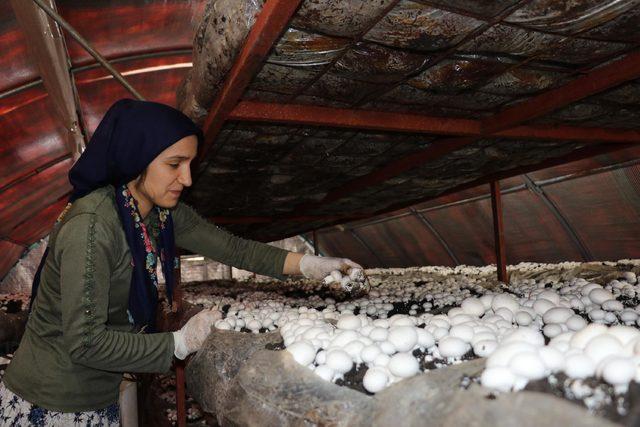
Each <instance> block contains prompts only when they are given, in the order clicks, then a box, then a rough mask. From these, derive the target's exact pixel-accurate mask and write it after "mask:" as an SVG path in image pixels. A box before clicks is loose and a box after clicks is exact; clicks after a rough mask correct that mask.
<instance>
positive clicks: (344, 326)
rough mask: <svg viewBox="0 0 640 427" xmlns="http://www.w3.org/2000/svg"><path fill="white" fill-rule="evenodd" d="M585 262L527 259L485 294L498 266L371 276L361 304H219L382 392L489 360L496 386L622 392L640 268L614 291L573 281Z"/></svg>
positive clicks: (240, 321)
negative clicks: (587, 384) (534, 384)
mask: <svg viewBox="0 0 640 427" xmlns="http://www.w3.org/2000/svg"><path fill="white" fill-rule="evenodd" d="M611 264H612V267H615V266H616V264H615V263H611ZM579 266H580V264H578V263H561V264H558V265H555V266H554V265H547V264H544V265H543V264H533V263H523V264H520V265H518V266H515V269H514V268H512V272H514V271H515V272H517V273H519V275H516V274H514V276H513V277H515V278H514V279H513V280H512V283H511V284H510V285H509V287H508V288H507V287H505V288H504V289H501V290H500V291H497V290H496V289H495V288H494V290H492V291H488V290H487V289H486V288H485V287H484V285H485V284H486V283H488V281H489V279H488V278H489V277H493V276H494V275H495V267H467V266H459V267H456V268H454V269H451V268H445V267H421V268H414V269H386V270H369V271H367V275H368V276H369V279H370V281H371V284H372V287H373V288H372V290H371V291H370V293H369V295H368V296H365V297H362V298H358V299H353V300H349V301H343V302H336V300H335V299H333V298H330V297H324V298H321V297H320V296H318V295H311V296H307V297H299V298H286V297H284V296H283V295H282V294H278V293H277V292H273V293H270V292H250V293H244V294H243V293H240V294H238V295H237V296H235V297H233V298H232V297H223V298H220V299H218V300H216V301H213V302H212V303H211V305H212V306H214V307H216V308H217V309H218V310H220V320H218V321H217V322H216V324H215V326H216V327H217V328H219V329H227V330H236V331H239V330H249V331H251V332H254V333H258V332H261V331H274V330H276V329H278V330H279V332H280V334H281V335H282V338H283V342H284V345H285V347H286V351H287V352H289V353H290V354H291V355H292V356H293V358H294V359H295V360H296V361H297V362H298V363H300V364H301V365H304V366H306V367H308V368H309V369H312V370H313V371H314V372H315V373H316V374H317V375H318V376H319V377H320V378H322V379H324V380H326V381H337V380H339V379H341V378H344V376H345V374H347V373H348V372H349V371H351V370H353V369H354V368H357V369H363V368H364V369H365V370H366V372H365V373H364V379H363V387H364V388H365V389H366V390H367V391H369V392H371V393H376V392H378V391H380V390H383V389H384V388H385V387H388V386H389V385H391V384H393V383H395V382H397V381H400V380H402V379H404V378H408V377H411V376H413V375H415V374H417V373H419V372H420V371H421V369H424V366H426V365H427V363H426V362H432V361H438V363H436V364H435V366H440V365H443V364H451V363H459V361H460V360H462V359H463V358H469V357H484V358H487V359H486V369H485V371H484V372H483V374H482V377H481V383H482V385H483V386H485V387H487V388H489V389H492V390H496V391H509V390H520V389H522V388H523V387H524V386H525V385H526V384H527V382H529V381H531V380H536V379H541V378H545V377H546V376H548V375H550V374H553V373H558V372H563V373H565V374H566V375H567V376H569V377H570V378H574V379H583V378H588V377H598V378H601V379H602V380H604V381H606V382H607V383H609V384H611V385H613V386H614V387H615V388H616V390H618V391H620V392H622V391H624V390H625V388H626V387H627V385H628V384H629V382H630V381H633V380H635V381H640V330H639V329H638V328H637V326H638V325H640V317H639V316H640V306H639V305H638V304H639V301H638V299H637V296H640V283H638V278H637V277H636V274H635V273H634V272H632V271H620V272H619V273H616V274H615V278H614V279H607V280H606V281H604V282H601V283H604V286H603V285H601V284H598V283H596V282H595V281H591V280H587V279H585V278H575V277H573V278H572V277H567V274H568V273H567V272H571V271H573V269H576V268H578V267H579ZM636 270H637V269H636ZM343 279H345V278H340V280H343ZM333 280H334V281H336V280H337V278H333ZM223 308H224V309H223ZM398 313H401V314H398ZM430 366H434V365H433V364H431V365H430ZM421 367H422V368H421Z"/></svg>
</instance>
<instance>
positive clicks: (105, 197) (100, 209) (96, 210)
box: [65, 185, 118, 220]
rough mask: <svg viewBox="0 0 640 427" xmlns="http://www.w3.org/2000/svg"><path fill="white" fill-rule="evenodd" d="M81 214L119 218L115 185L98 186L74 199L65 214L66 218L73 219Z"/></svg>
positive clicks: (109, 218) (108, 218) (103, 217)
mask: <svg viewBox="0 0 640 427" xmlns="http://www.w3.org/2000/svg"><path fill="white" fill-rule="evenodd" d="M81 214H95V215H97V216H99V217H101V218H102V219H104V220H111V219H117V216H118V212H117V209H116V202H115V192H114V189H113V187H112V186H110V185H108V186H106V187H101V188H98V189H96V190H93V191H92V192H91V193H89V194H87V195H86V196H84V197H81V198H79V199H78V200H76V201H74V202H73V205H72V206H71V208H70V209H69V211H68V212H67V214H66V215H65V219H71V218H72V217H74V216H77V215H81Z"/></svg>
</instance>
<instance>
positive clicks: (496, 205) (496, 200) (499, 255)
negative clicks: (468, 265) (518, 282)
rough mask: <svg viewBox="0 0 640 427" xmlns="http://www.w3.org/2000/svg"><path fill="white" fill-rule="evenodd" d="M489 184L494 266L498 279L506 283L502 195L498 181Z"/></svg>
mask: <svg viewBox="0 0 640 427" xmlns="http://www.w3.org/2000/svg"><path fill="white" fill-rule="evenodd" d="M490 186H491V212H492V213H493V236H494V248H495V251H496V268H497V270H498V280H499V281H501V282H502V283H508V278H507V256H506V253H505V250H504V217H503V216H502V195H501V194H500V182H499V181H492V182H491V183H490Z"/></svg>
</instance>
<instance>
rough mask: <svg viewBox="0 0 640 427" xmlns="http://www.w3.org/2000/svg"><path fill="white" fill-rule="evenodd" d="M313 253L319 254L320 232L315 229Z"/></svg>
mask: <svg viewBox="0 0 640 427" xmlns="http://www.w3.org/2000/svg"><path fill="white" fill-rule="evenodd" d="M313 254H314V255H316V256H317V255H318V233H316V230H313Z"/></svg>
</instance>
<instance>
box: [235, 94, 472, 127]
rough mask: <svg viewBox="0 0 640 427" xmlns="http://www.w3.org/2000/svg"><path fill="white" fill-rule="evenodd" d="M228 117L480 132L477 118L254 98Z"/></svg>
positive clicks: (352, 125)
mask: <svg viewBox="0 0 640 427" xmlns="http://www.w3.org/2000/svg"><path fill="white" fill-rule="evenodd" d="M229 120H241V121H250V122H279V123H285V124H295V125H311V126H330V127H339V128H352V129H368V130H382V131H397V132H419V133H422V132H424V133H435V134H442V135H480V122H479V121H477V120H467V119H455V118H446V117H430V116H422V115H418V114H405V113H389V112H383V111H371V110H356V109H348V108H332V107H319V106H315V105H301V104H275V103H266V102H255V101H242V102H240V103H239V104H238V105H237V106H236V107H235V108H234V109H233V111H231V113H230V115H229Z"/></svg>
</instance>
